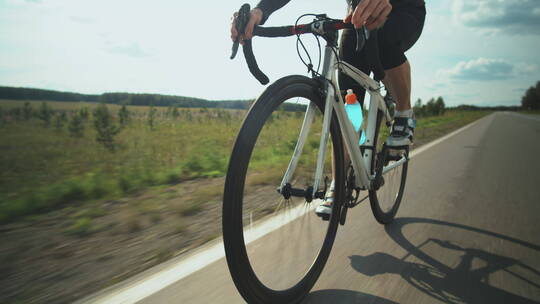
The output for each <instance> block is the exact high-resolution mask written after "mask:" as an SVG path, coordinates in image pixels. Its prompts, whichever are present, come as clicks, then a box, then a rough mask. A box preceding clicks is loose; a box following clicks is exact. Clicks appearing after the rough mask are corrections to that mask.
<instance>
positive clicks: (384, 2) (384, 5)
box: [343, 0, 392, 30]
mask: <svg viewBox="0 0 540 304" xmlns="http://www.w3.org/2000/svg"><path fill="white" fill-rule="evenodd" d="M390 11H392V5H391V4H390V1H389V0H362V1H361V2H360V3H359V4H358V5H357V6H356V9H355V10H354V12H352V13H349V14H348V15H347V17H345V19H344V20H343V21H344V22H345V23H349V22H352V23H353V24H354V27H356V28H359V27H361V26H362V25H365V26H366V27H367V29H368V30H374V29H376V28H379V27H380V26H382V25H383V24H384V22H385V21H386V17H388V14H390Z"/></svg>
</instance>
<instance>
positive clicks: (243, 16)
mask: <svg viewBox="0 0 540 304" xmlns="http://www.w3.org/2000/svg"><path fill="white" fill-rule="evenodd" d="M250 11H251V7H250V6H249V4H248V3H245V4H243V5H242V6H241V7H240V10H239V11H238V16H237V17H236V31H237V33H238V36H236V40H235V41H234V42H233V45H232V54H231V59H234V57H236V54H237V53H238V46H239V44H240V35H243V34H244V31H245V30H246V25H247V24H248V22H249V17H250Z"/></svg>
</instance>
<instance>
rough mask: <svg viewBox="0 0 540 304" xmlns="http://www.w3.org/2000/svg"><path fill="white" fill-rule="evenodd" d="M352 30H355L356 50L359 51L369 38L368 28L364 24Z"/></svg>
mask: <svg viewBox="0 0 540 304" xmlns="http://www.w3.org/2000/svg"><path fill="white" fill-rule="evenodd" d="M354 30H355V31H356V52H357V53H359V52H360V51H361V50H362V49H363V48H364V46H365V45H366V41H367V40H368V39H369V30H368V29H367V28H366V27H365V26H362V27H360V28H355V29H354Z"/></svg>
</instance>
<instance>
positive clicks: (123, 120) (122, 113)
mask: <svg viewBox="0 0 540 304" xmlns="http://www.w3.org/2000/svg"><path fill="white" fill-rule="evenodd" d="M118 118H120V126H122V127H124V126H125V125H127V123H128V122H129V119H130V113H129V111H128V109H127V107H126V105H125V104H123V105H122V107H121V108H120V110H118Z"/></svg>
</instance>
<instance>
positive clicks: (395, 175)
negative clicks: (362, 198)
mask: <svg viewBox="0 0 540 304" xmlns="http://www.w3.org/2000/svg"><path fill="white" fill-rule="evenodd" d="M406 153H408V151H406V150H387V149H385V150H384V151H382V152H381V154H380V156H382V157H383V159H384V160H385V161H384V166H391V165H392V164H394V163H396V162H397V161H398V160H399V159H400V158H401V157H403V156H405V155H406ZM406 165H407V164H406V163H404V164H403V165H401V166H397V167H395V168H393V169H391V170H390V171H388V172H386V173H384V174H383V175H382V182H381V186H380V188H379V189H378V190H377V194H376V195H377V201H378V203H379V204H378V205H379V207H380V208H381V211H382V212H384V213H391V212H392V211H393V209H394V208H395V207H397V206H398V203H399V201H400V200H401V195H402V187H403V172H404V170H405V168H406V167H405V166H406Z"/></svg>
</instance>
